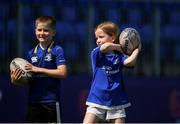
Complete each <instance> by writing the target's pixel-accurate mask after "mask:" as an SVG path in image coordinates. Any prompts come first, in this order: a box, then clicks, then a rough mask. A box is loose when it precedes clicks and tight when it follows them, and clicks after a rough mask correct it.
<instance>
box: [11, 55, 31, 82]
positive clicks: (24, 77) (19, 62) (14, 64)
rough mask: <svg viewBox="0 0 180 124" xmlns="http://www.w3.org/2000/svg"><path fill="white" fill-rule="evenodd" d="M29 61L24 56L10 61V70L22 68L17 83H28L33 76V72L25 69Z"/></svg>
mask: <svg viewBox="0 0 180 124" xmlns="http://www.w3.org/2000/svg"><path fill="white" fill-rule="evenodd" d="M28 63H29V62H28V61H27V60H25V59H23V58H14V59H13V60H12V61H11V63H10V71H14V70H15V69H16V68H19V69H21V70H22V74H21V78H20V79H19V80H18V81H16V83H15V84H18V85H27V84H28V81H29V80H30V79H31V78H32V73H31V72H28V71H27V70H25V65H26V64H28Z"/></svg>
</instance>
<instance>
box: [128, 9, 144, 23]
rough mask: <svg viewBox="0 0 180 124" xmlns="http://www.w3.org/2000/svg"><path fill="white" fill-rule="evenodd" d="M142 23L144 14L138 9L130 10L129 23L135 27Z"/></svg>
mask: <svg viewBox="0 0 180 124" xmlns="http://www.w3.org/2000/svg"><path fill="white" fill-rule="evenodd" d="M141 21H142V13H141V11H140V10H138V9H132V10H128V22H129V23H130V24H134V25H140V24H141Z"/></svg>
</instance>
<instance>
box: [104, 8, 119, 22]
mask: <svg viewBox="0 0 180 124" xmlns="http://www.w3.org/2000/svg"><path fill="white" fill-rule="evenodd" d="M106 19H107V20H108V21H112V22H114V23H117V24H120V22H121V13H120V11H118V10H117V9H114V8H113V9H108V10H107V11H106Z"/></svg>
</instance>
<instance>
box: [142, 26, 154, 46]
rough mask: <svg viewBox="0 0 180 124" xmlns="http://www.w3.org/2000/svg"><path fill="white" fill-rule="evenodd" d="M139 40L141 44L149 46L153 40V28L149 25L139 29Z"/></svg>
mask: <svg viewBox="0 0 180 124" xmlns="http://www.w3.org/2000/svg"><path fill="white" fill-rule="evenodd" d="M141 39H142V41H143V42H145V43H147V44H150V43H152V40H153V27H152V25H151V24H145V25H143V26H142V28H141Z"/></svg>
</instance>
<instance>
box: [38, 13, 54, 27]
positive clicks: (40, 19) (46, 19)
mask: <svg viewBox="0 0 180 124" xmlns="http://www.w3.org/2000/svg"><path fill="white" fill-rule="evenodd" d="M38 23H47V25H48V26H50V28H52V29H53V30H55V28H56V20H55V18H54V17H52V16H42V17H38V18H37V19H36V21H35V26H36V27H37V25H38Z"/></svg>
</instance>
